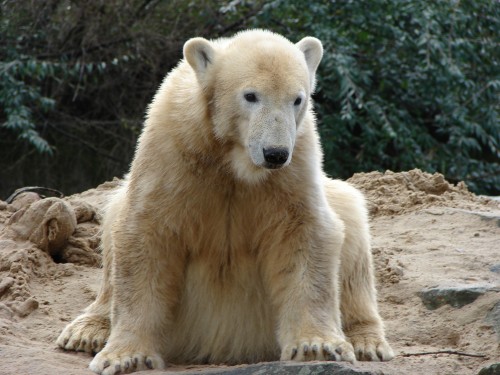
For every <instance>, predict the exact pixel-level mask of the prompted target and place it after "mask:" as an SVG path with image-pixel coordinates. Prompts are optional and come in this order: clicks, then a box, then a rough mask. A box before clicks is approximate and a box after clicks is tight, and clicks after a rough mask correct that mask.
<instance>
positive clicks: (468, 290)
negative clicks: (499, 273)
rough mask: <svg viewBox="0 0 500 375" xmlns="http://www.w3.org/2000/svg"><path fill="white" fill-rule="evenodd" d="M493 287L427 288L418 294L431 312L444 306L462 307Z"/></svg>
mask: <svg viewBox="0 0 500 375" xmlns="http://www.w3.org/2000/svg"><path fill="white" fill-rule="evenodd" d="M492 289H493V287H491V286H487V285H458V286H452V287H433V288H426V289H423V290H421V291H420V292H418V293H417V294H418V296H419V297H420V299H421V300H422V302H423V303H424V305H425V307H427V308H428V309H429V310H435V309H437V308H438V307H441V306H443V305H446V304H448V305H451V306H453V307H462V306H465V305H468V304H469V303H472V302H474V301H475V300H476V299H477V298H478V297H479V296H481V295H483V294H484V293H486V292H487V291H489V290H492Z"/></svg>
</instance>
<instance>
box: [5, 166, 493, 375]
mask: <svg viewBox="0 0 500 375" xmlns="http://www.w3.org/2000/svg"><path fill="white" fill-rule="evenodd" d="M349 181H350V182H351V183H353V184H354V185H355V186H357V187H358V188H360V189H361V190H362V191H363V192H364V193H365V194H366V196H367V199H368V203H369V209H370V213H371V216H372V237H373V254H374V260H375V265H376V273H377V280H378V290H379V294H378V299H379V308H380V311H381V314H382V316H383V318H384V320H385V324H386V331H387V336H388V340H389V341H390V343H391V344H392V346H393V348H394V350H395V352H396V354H397V356H396V358H395V359H394V360H392V361H390V362H387V363H367V362H358V363H357V364H355V365H353V366H351V367H352V368H355V369H362V370H369V371H374V372H381V373H384V374H423V373H426V374H477V373H478V372H479V370H480V369H481V368H482V367H484V366H486V365H488V364H491V363H496V362H500V346H499V340H500V332H498V333H497V332H496V331H495V327H494V326H495V322H494V321H492V320H491V318H487V316H489V317H491V316H492V313H491V311H492V309H493V308H494V306H495V305H496V304H497V303H498V302H500V292H499V290H500V273H498V272H499V271H498V270H500V266H499V264H500V251H499V250H500V202H498V201H494V200H491V199H487V198H484V197H478V196H476V195H474V194H472V193H470V192H469V191H468V190H467V187H466V186H465V184H463V183H459V184H457V185H453V184H450V183H448V182H447V181H446V180H445V179H444V178H443V176H442V175H439V174H434V175H431V174H428V173H424V172H422V171H419V170H412V171H409V172H402V173H392V172H386V173H379V172H371V173H362V174H356V175H354V176H353V177H352V178H351V179H350V180H349ZM117 184H118V180H114V181H111V182H107V183H105V184H102V185H100V186H99V187H97V188H96V189H92V190H89V191H86V192H84V193H81V194H76V195H73V196H71V197H68V198H64V199H62V200H60V199H58V198H51V200H47V199H39V197H36V196H33V195H32V193H29V194H31V195H28V196H25V197H24V198H22V196H20V197H19V198H18V199H16V200H15V201H14V202H12V204H7V203H5V202H1V201H0V357H1V358H2V361H0V374H20V375H22V374H41V375H44V374H75V375H80V374H81V375H84V374H87V375H90V374H92V372H90V370H88V369H87V366H88V363H89V362H90V359H91V356H90V355H89V354H85V353H74V352H68V353H66V352H64V351H62V350H60V349H58V348H57V347H56V345H55V340H56V338H57V336H58V335H59V333H60V331H61V330H62V329H63V327H64V326H65V325H66V324H67V323H68V322H70V321H71V320H72V319H73V318H75V317H76V316H77V315H78V314H79V313H80V312H81V311H82V309H84V308H85V307H86V306H87V305H88V304H89V303H91V302H92V301H93V299H94V298H95V296H96V293H97V290H98V288H99V284H100V280H101V273H102V270H101V269H100V268H99V265H100V254H99V224H100V220H101V209H102V207H103V206H104V205H105V203H106V199H107V196H108V195H109V193H110V192H112V191H113V189H114V188H115V187H116V186H117ZM21 198H22V199H21ZM42 203H43V207H44V210H45V211H43V209H42V210H41V211H37V210H39V208H40V207H42V206H41V205H42ZM49 203H50V204H49ZM37 207H38V208H37ZM23 210H24V211H23ZM30 210H31V211H30ZM40 212H41V214H40ZM44 212H45V213H44ZM23 218H24V219H23ZM61 218H62V219H61ZM28 219H29V220H28ZM23 220H24V221H23ZM30 220H35V221H37V223H38V225H33V226H32V230H31V231H30V230H28V229H29V228H28V227H29V225H27V224H26V223H27V222H29V221H30ZM58 220H60V221H58ZM73 220H74V221H73ZM16 225H17V227H16ZM72 226H73V227H72ZM68 232H71V233H69V234H68ZM495 266H496V267H495ZM495 270H497V271H495ZM455 285H461V286H463V285H465V286H467V285H470V286H474V285H483V286H487V290H488V291H487V292H486V293H484V294H483V295H481V296H480V297H479V298H477V299H476V300H475V301H474V302H473V303H470V304H467V305H465V306H463V307H461V308H456V307H452V306H450V305H444V306H442V307H439V308H437V309H435V310H429V309H427V308H426V307H425V306H424V304H423V303H422V301H421V300H420V298H419V296H418V295H417V293H418V292H419V291H421V290H422V289H424V288H429V287H434V286H455ZM499 324H500V323H499V322H497V323H496V325H497V327H498V325H499ZM499 329H500V328H499ZM216 368H219V369H221V370H222V369H223V368H225V367H214V366H210V367H200V366H192V367H171V368H169V371H172V372H174V373H175V372H184V373H185V372H186V371H188V370H189V371H194V372H197V373H203V372H206V371H208V370H210V371H213V370H214V369H216ZM143 373H144V374H155V373H157V374H158V373H162V372H160V371H148V372H143ZM163 373H164V372H163Z"/></svg>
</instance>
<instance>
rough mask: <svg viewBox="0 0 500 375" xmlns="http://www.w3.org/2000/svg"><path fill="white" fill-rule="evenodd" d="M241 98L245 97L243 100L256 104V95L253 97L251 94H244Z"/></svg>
mask: <svg viewBox="0 0 500 375" xmlns="http://www.w3.org/2000/svg"><path fill="white" fill-rule="evenodd" d="M243 96H244V97H245V100H246V101H247V102H249V103H256V102H257V95H255V94H254V93H253V92H249V93H246V94H245V95H243Z"/></svg>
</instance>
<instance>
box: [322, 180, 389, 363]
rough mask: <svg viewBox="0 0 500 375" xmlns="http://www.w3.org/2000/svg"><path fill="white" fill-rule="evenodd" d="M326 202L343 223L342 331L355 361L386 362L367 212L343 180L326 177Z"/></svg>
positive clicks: (387, 353)
mask: <svg viewBox="0 0 500 375" xmlns="http://www.w3.org/2000/svg"><path fill="white" fill-rule="evenodd" d="M326 192H327V197H328V202H329V204H330V206H331V207H332V209H333V210H334V211H335V212H336V213H337V214H338V215H339V217H340V219H341V220H342V221H343V222H344V225H345V239H344V244H343V246H342V254H341V262H340V264H341V269H340V288H341V308H340V309H341V313H342V325H343V329H344V333H345V334H346V336H347V337H348V339H349V341H350V342H351V343H352V345H353V347H354V351H355V353H356V357H357V359H358V360H367V361H379V360H382V361H388V360H390V359H392V358H393V357H394V353H393V351H392V349H391V347H390V346H389V344H388V343H387V341H386V340H385V334H384V327H383V322H382V319H381V317H380V315H379V312H378V308H377V291H376V289H375V277H374V267H373V260H372V254H371V248H370V232H369V225H368V215H367V212H366V209H365V202H364V197H363V195H362V194H361V192H359V191H358V190H357V189H355V188H354V187H353V186H351V185H349V184H348V183H346V182H343V181H339V180H326Z"/></svg>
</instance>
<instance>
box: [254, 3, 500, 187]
mask: <svg viewBox="0 0 500 375" xmlns="http://www.w3.org/2000/svg"><path fill="white" fill-rule="evenodd" d="M278 20H279V21H278ZM256 21H258V22H256V23H255V24H256V25H258V26H266V25H267V26H268V25H269V24H273V27H274V29H275V30H277V31H279V32H283V33H285V34H286V35H288V36H289V37H291V38H293V39H295V40H298V39H300V38H301V37H303V36H305V35H313V36H316V37H318V38H319V39H321V40H322V42H323V44H324V47H325V56H324V60H323V61H322V63H321V65H320V71H319V85H318V86H319V87H318V90H317V94H316V102H317V110H318V115H319V126H320V131H321V134H322V140H323V144H324V147H325V166H326V169H327V170H328V171H329V172H330V173H331V174H332V175H334V176H341V177H348V176H350V175H351V174H352V173H353V172H359V171H369V170H384V169H392V170H394V171H399V170H408V169H411V168H414V167H418V168H421V169H424V170H427V171H429V172H434V171H438V172H441V173H443V174H445V176H446V177H447V178H448V179H449V180H451V181H460V180H465V181H466V182H467V184H468V185H469V187H470V188H472V189H473V190H475V191H476V192H482V193H487V192H488V193H490V194H499V193H500V164H499V162H500V123H499V116H498V112H499V103H500V100H499V97H500V95H499V94H500V66H499V64H500V59H499V57H500V53H499V51H500V43H499V40H498V30H500V3H498V2H496V1H486V0H479V1H473V0H468V1H433V2H431V1H417V0H373V1H347V0H345V1H314V2H313V3H310V5H309V6H307V7H306V8H304V3H303V2H301V1H298V0H286V1H284V0H278V1H275V2H273V3H271V4H269V5H268V6H267V7H266V9H265V12H264V14H263V15H262V17H261V18H259V19H257V20H256Z"/></svg>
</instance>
